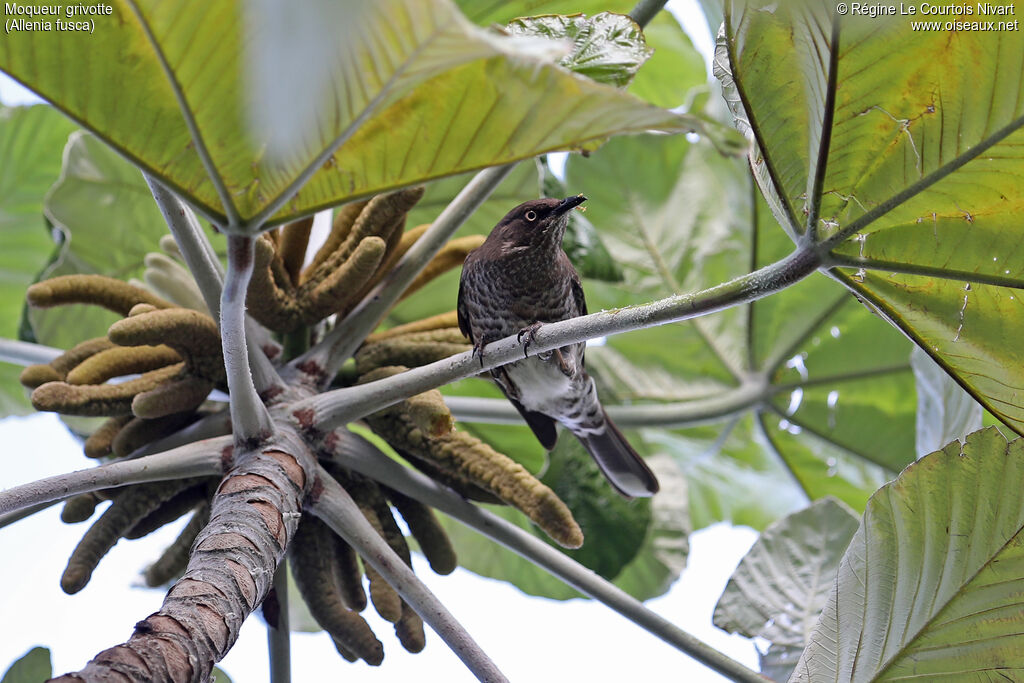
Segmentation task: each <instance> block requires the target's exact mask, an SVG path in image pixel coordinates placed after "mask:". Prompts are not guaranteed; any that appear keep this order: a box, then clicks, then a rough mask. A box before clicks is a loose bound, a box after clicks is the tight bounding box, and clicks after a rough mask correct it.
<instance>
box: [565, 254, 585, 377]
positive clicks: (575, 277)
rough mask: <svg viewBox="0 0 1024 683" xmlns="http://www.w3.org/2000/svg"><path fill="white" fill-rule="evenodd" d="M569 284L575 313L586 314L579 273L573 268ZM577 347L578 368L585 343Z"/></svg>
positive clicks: (581, 360)
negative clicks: (574, 304) (578, 356)
mask: <svg viewBox="0 0 1024 683" xmlns="http://www.w3.org/2000/svg"><path fill="white" fill-rule="evenodd" d="M569 285H570V287H571V289H572V298H573V300H574V301H575V302H576V311H577V315H586V314H587V298H586V297H585V296H584V295H583V283H582V282H580V274H579V273H577V272H576V269H575V268H573V269H572V273H571V277H570V278H569ZM578 348H579V354H580V368H582V367H583V363H584V356H585V351H586V348H587V345H586V344H579V345H578Z"/></svg>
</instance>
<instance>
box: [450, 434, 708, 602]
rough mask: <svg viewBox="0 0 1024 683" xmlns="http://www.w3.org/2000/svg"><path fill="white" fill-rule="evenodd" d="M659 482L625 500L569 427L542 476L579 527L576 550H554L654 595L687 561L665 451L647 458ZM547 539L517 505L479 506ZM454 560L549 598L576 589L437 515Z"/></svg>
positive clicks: (679, 488)
mask: <svg viewBox="0 0 1024 683" xmlns="http://www.w3.org/2000/svg"><path fill="white" fill-rule="evenodd" d="M648 464H649V465H650V466H651V467H652V469H654V471H655V473H656V474H657V476H658V478H659V479H660V482H661V487H662V490H661V493H659V494H658V495H657V496H655V497H654V498H653V499H649V500H648V499H645V500H640V499H638V500H633V501H630V502H627V501H625V500H623V499H622V498H621V497H620V496H618V495H617V494H616V493H615V492H614V491H612V490H611V489H610V488H609V487H608V486H607V484H605V483H604V477H603V476H602V475H601V473H600V472H599V471H598V469H597V466H596V465H594V464H593V461H592V460H591V459H590V457H589V456H588V455H586V453H585V452H584V451H583V449H582V447H581V446H579V444H578V443H577V442H576V441H575V439H573V438H572V436H571V435H562V437H561V438H560V439H559V443H558V445H557V446H556V447H555V450H554V451H553V452H552V455H551V461H550V465H549V469H548V472H546V473H545V475H544V476H543V477H542V478H541V480H542V481H543V482H544V483H546V484H548V485H549V486H551V487H552V488H553V489H554V490H555V492H556V493H558V494H559V496H561V497H562V498H563V500H565V502H566V504H567V505H568V506H569V508H570V509H571V510H572V511H573V515H574V516H575V517H576V519H577V521H578V522H579V523H580V526H581V527H582V529H583V533H584V535H585V538H586V540H585V541H584V544H583V547H582V548H580V549H579V550H565V549H562V548H559V550H560V551H561V552H564V553H565V554H566V555H568V556H570V557H572V558H573V559H575V560H577V561H578V562H580V563H582V564H583V565H584V566H586V567H589V568H590V569H593V570H594V571H596V572H597V573H599V574H601V575H602V576H604V577H605V578H606V579H609V580H611V581H612V582H613V583H614V584H616V585H617V586H619V587H620V588H622V589H623V590H625V591H627V592H629V593H630V594H631V595H633V596H634V597H636V598H638V599H641V600H645V599H647V598H651V597H655V596H657V595H661V594H662V593H664V592H665V591H666V590H668V587H669V586H670V585H671V584H672V583H673V582H674V581H675V580H676V578H678V576H679V574H680V572H681V571H682V570H683V568H684V567H685V565H686V555H687V552H688V549H689V544H688V543H687V540H686V539H687V536H688V534H689V532H690V528H689V525H688V523H687V521H686V520H687V515H686V514H685V509H686V486H685V482H684V481H683V480H682V478H681V477H680V476H679V475H678V473H677V472H675V471H674V467H673V465H672V464H671V462H669V461H668V460H667V459H665V458H654V459H651V460H648ZM485 507H487V508H489V509H490V510H491V511H492V512H494V513H495V514H497V515H498V516H500V517H503V518H504V519H506V520H508V521H510V522H512V523H513V524H516V525H517V526H520V527H521V528H523V529H525V530H527V531H529V532H530V533H533V534H534V535H536V536H538V537H539V538H541V539H543V540H545V541H546V542H548V543H549V544H550V545H552V546H553V547H556V548H557V546H554V544H553V543H551V542H550V541H549V540H548V539H547V537H546V536H544V535H543V533H542V532H539V531H537V530H536V529H535V528H534V527H533V525H532V524H530V522H529V521H528V520H526V518H525V517H524V516H523V514H522V513H520V512H519V511H517V510H513V509H510V508H507V507H496V506H485ZM443 522H444V525H445V530H446V531H447V532H448V535H449V537H450V538H451V539H452V543H453V544H454V546H455V550H456V552H457V553H458V556H459V565H460V566H462V567H463V568H465V569H468V570H470V571H472V572H475V573H477V574H480V575H482V576H488V577H491V578H495V579H501V580H504V581H508V582H510V583H512V584H513V585H515V586H516V587H518V588H519V589H520V590H522V591H523V592H525V593H528V594H530V595H538V596H543V597H547V598H551V599H555V600H567V599H570V598H574V597H580V594H579V593H577V592H576V591H575V590H574V589H572V588H569V587H568V586H567V585H566V584H564V583H563V582H562V581H560V580H559V579H556V578H554V577H553V576H551V575H550V574H548V573H547V572H546V571H545V570H543V569H541V568H540V567H538V566H537V565H535V564H534V563H533V562H529V561H527V560H524V559H522V558H521V557H519V556H518V555H515V554H514V553H512V552H511V551H509V550H506V549H504V548H500V547H496V546H495V545H494V543H493V542H492V541H490V540H488V539H486V538H484V537H483V536H480V535H479V534H478V533H476V532H475V531H472V530H469V529H467V528H466V527H464V526H462V525H461V524H459V523H457V522H454V521H452V520H450V519H448V518H446V517H445V518H443Z"/></svg>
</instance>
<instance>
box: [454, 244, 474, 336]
mask: <svg viewBox="0 0 1024 683" xmlns="http://www.w3.org/2000/svg"><path fill="white" fill-rule="evenodd" d="M467 263H468V259H467ZM467 263H463V264H462V276H461V277H460V278H459V299H458V304H456V306H455V313H456V315H457V316H458V318H459V330H460V331H461V332H462V334H464V335H466V336H467V337H469V343H471V344H476V340H475V339H473V327H472V325H470V324H469V307H468V306H467V305H466V300H465V297H463V295H462V293H463V289H464V287H465V285H466V265H467Z"/></svg>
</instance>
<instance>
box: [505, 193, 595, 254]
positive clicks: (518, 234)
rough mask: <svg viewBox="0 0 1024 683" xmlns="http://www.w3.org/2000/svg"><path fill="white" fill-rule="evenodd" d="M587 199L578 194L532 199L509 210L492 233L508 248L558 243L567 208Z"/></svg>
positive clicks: (562, 233)
mask: <svg viewBox="0 0 1024 683" xmlns="http://www.w3.org/2000/svg"><path fill="white" fill-rule="evenodd" d="M585 201H587V198H586V197H584V196H583V195H581V194H578V195H575V196H573V197H566V198H565V199H533V200H530V201H528V202H523V203H522V204H520V205H519V206H517V207H516V208H514V209H512V210H511V211H509V212H508V213H507V214H506V215H505V217H504V218H502V219H501V221H500V222H499V223H498V225H497V226H496V227H495V229H494V232H493V233H492V235H495V236H497V237H498V239H500V240H501V241H502V243H503V244H504V245H506V246H508V247H515V246H525V245H541V244H544V243H550V244H555V245H561V243H562V236H563V235H564V234H565V226H566V225H567V224H568V222H569V211H571V210H572V209H574V208H576V207H577V206H579V205H580V204H582V203H583V202H585Z"/></svg>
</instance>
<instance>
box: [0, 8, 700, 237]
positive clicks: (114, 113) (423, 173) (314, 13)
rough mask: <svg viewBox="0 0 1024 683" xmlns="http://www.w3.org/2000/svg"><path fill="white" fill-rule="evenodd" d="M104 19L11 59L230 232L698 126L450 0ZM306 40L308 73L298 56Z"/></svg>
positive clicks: (11, 50) (40, 39)
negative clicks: (468, 17)
mask: <svg viewBox="0 0 1024 683" xmlns="http://www.w3.org/2000/svg"><path fill="white" fill-rule="evenodd" d="M296 28H298V29H302V30H300V31H298V34H297V35H293V34H292V33H290V31H291V30H295V29H296ZM339 31H341V33H340V34H339V33H338V32H339ZM95 32H96V35H91V34H87V33H81V32H80V33H67V34H65V33H59V32H53V31H36V32H33V33H23V34H18V36H17V37H16V38H15V39H11V40H7V41H4V43H3V45H0V68H2V69H3V70H4V71H7V72H8V73H10V74H11V75H13V76H14V77H15V78H16V79H18V80H19V81H21V82H23V83H25V84H27V85H28V86H29V87H31V88H32V89H33V90H35V91H36V92H38V93H39V94H41V95H42V96H44V97H45V98H47V99H49V100H51V101H53V102H54V103H55V104H56V105H57V106H58V107H59V108H61V109H62V110H64V111H65V112H66V113H68V114H69V115H70V116H72V117H73V118H75V119H76V120H78V121H80V122H81V123H82V125H84V126H85V127H87V128H89V129H91V130H93V131H95V132H96V133H97V134H98V135H99V136H100V137H102V138H103V139H104V140H106V141H107V142H109V143H110V144H112V145H113V146H114V147H116V148H117V149H118V150H119V151H120V152H121V153H122V154H123V155H125V156H127V157H128V158H130V159H132V160H133V161H134V162H135V163H137V164H138V165H139V166H140V167H142V168H143V169H145V170H147V171H148V172H150V173H152V174H154V175H155V176H157V177H159V178H161V179H163V180H164V182H166V183H167V184H168V185H169V186H171V187H172V188H174V189H175V190H176V191H178V192H179V193H180V194H182V195H183V196H184V197H186V198H187V199H189V201H190V202H192V203H193V204H194V205H196V206H197V207H199V208H200V209H201V210H202V211H204V212H205V213H206V214H207V215H209V216H210V217H211V218H212V219H213V220H215V222H217V223H218V224H221V225H226V226H228V228H229V229H230V230H243V231H251V230H253V229H256V228H257V227H258V226H257V225H255V224H256V223H259V222H260V219H262V218H269V219H270V223H272V224H276V223H281V222H284V221H286V220H289V219H291V218H293V217H296V216H300V215H305V214H309V213H311V212H313V211H316V210H319V209H322V208H325V207H329V206H332V205H336V204H340V203H342V202H345V201H349V200H352V199H355V198H359V197H365V196H368V195H372V194H375V193H378V192H381V191H383V190H386V189H391V188H394V187H398V186H402V185H409V184H413V183H418V182H423V181H425V180H428V179H431V178H438V177H442V176H446V175H451V174H455V173H459V172H462V171H469V170H473V169H478V168H482V167H485V166H490V165H495V164H501V163H506V162H509V161H514V160H517V159H523V158H528V157H531V156H534V155H536V154H538V153H541V152H546V151H550V150H556V149H566V148H572V147H577V146H580V145H583V144H585V143H587V142H590V141H592V140H600V139H603V138H605V137H607V136H609V135H612V134H616V133H621V132H640V131H644V130H650V129H668V130H679V129H682V128H683V127H684V126H687V125H689V124H687V123H686V119H685V118H684V117H680V116H679V115H676V114H672V113H670V112H667V111H665V110H661V109H657V108H655V107H652V106H650V105H647V104H645V103H643V102H641V101H640V100H638V99H636V98H634V97H632V96H629V95H627V94H625V93H622V92H619V91H617V90H616V89H614V88H610V87H608V86H602V85H600V84H597V83H593V82H591V81H586V80H584V79H580V78H579V77H577V76H574V75H572V74H570V73H568V72H566V71H565V70H563V69H560V68H558V67H556V66H554V65H551V64H548V63H545V62H544V61H543V60H542V59H541V58H539V57H537V56H534V55H533V54H532V53H531V52H530V50H532V49H533V48H534V47H535V46H531V45H524V44H523V43H522V42H521V41H515V40H512V39H509V38H502V37H499V36H495V35H493V34H488V33H485V32H483V31H482V30H480V29H477V28H476V27H474V26H472V25H471V24H469V23H468V22H466V21H465V19H464V18H463V17H462V16H461V14H460V13H459V12H458V10H457V9H456V8H455V7H454V5H452V4H450V3H449V2H447V0H390V1H389V2H381V3H375V2H370V1H369V0H362V1H360V2H349V3H342V4H338V3H328V2H310V3H308V5H307V4H303V5H302V6H298V7H290V8H288V9H287V10H286V11H285V13H284V14H283V15H282V10H281V8H280V6H278V5H277V4H276V3H252V4H244V3H240V2H237V1H236V2H222V3H218V4H217V5H216V6H211V5H205V4H195V3H187V2H183V1H178V2H157V1H156V0H144V1H142V2H133V3H128V2H125V1H123V0H122V1H119V2H114V3H113V16H112V17H109V18H103V17H98V18H97V20H96V31H95ZM197 45H203V46H205V49H202V50H196V49H195V46H197ZM291 53H297V54H298V55H300V57H301V60H302V63H301V65H296V68H297V70H298V72H299V74H300V76H299V77H297V76H295V74H293V73H288V72H287V71H285V70H284V67H286V66H287V65H290V64H293V63H294V60H295V59H296V57H295V56H294V55H293V54H291ZM299 67H301V68H299ZM289 114H290V115H289ZM542 114H543V115H542ZM339 143H343V144H340V147H337V145H338V144H339ZM332 152H333V153H332ZM310 175H311V177H310V179H309V182H306V183H305V184H303V181H304V180H305V179H306V178H307V177H309V176H310ZM300 184H302V188H301V190H300V191H299V192H298V193H297V194H295V195H294V196H293V197H292V198H291V199H290V200H288V201H287V204H286V206H281V201H282V200H283V198H284V197H286V196H287V195H288V194H290V193H291V191H292V190H293V189H294V188H295V187H296V186H297V185H300ZM271 214H273V215H272V216H271Z"/></svg>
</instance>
